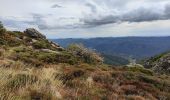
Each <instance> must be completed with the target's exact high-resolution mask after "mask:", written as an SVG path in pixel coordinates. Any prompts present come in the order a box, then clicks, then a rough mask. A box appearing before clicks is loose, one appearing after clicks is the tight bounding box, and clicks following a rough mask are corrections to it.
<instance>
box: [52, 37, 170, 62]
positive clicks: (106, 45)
mask: <svg viewBox="0 0 170 100" xmlns="http://www.w3.org/2000/svg"><path fill="white" fill-rule="evenodd" d="M52 41H54V42H57V43H59V44H60V45H62V46H64V47H66V46H68V45H69V44H71V43H82V44H84V45H85V46H86V47H88V48H92V49H96V50H97V51H99V52H102V53H104V54H109V55H116V56H117V55H118V56H125V57H129V56H131V57H134V58H136V59H144V58H147V57H151V56H154V55H157V54H160V53H163V52H166V51H169V50H170V36H167V37H106V38H89V39H81V38H80V39H71V38H68V39H53V40H52Z"/></svg>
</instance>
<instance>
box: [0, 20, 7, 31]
mask: <svg viewBox="0 0 170 100" xmlns="http://www.w3.org/2000/svg"><path fill="white" fill-rule="evenodd" d="M5 31H6V29H5V28H4V26H3V24H2V22H1V21H0V34H3V33H5Z"/></svg>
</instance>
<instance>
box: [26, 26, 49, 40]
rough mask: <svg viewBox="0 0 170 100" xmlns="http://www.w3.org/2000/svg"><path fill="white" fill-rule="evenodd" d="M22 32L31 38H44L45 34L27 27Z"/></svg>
mask: <svg viewBox="0 0 170 100" xmlns="http://www.w3.org/2000/svg"><path fill="white" fill-rule="evenodd" d="M24 33H26V34H27V35H28V36H29V37H31V38H42V39H46V37H45V35H43V34H41V33H40V32H38V31H37V30H36V29H34V28H28V29H26V30H25V31H24Z"/></svg>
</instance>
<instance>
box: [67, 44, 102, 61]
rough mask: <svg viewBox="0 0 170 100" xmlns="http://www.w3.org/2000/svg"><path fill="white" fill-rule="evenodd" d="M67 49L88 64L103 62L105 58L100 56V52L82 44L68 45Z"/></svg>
mask: <svg viewBox="0 0 170 100" xmlns="http://www.w3.org/2000/svg"><path fill="white" fill-rule="evenodd" d="M67 49H68V51H69V52H71V53H72V54H73V55H75V56H76V57H78V58H80V59H81V60H83V62H85V63H88V64H99V63H103V58H102V57H101V56H100V54H98V53H96V52H94V50H91V49H88V48H85V47H84V46H83V45H82V44H71V45H69V46H68V48H67Z"/></svg>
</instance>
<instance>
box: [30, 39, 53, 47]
mask: <svg viewBox="0 0 170 100" xmlns="http://www.w3.org/2000/svg"><path fill="white" fill-rule="evenodd" d="M33 47H34V48H35V49H49V48H50V47H51V45H50V44H49V43H48V41H45V40H39V41H37V42H34V43H33Z"/></svg>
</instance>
